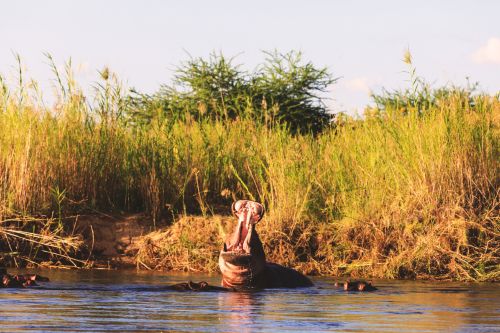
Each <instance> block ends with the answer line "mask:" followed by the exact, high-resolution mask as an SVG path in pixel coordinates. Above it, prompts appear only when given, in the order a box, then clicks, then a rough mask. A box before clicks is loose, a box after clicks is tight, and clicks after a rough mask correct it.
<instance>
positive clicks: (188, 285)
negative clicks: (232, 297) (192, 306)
mask: <svg viewBox="0 0 500 333" xmlns="http://www.w3.org/2000/svg"><path fill="white" fill-rule="evenodd" d="M167 289H169V290H175V291H231V290H232V289H229V288H224V287H217V286H211V285H209V284H208V283H207V282H205V281H201V282H193V281H189V282H181V283H177V284H173V285H171V286H168V287H167Z"/></svg>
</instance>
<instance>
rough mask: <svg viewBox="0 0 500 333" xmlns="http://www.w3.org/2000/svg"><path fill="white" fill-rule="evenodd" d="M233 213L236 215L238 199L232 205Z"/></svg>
mask: <svg viewBox="0 0 500 333" xmlns="http://www.w3.org/2000/svg"><path fill="white" fill-rule="evenodd" d="M231 213H232V214H233V215H234V216H236V201H235V202H233V204H232V205H231Z"/></svg>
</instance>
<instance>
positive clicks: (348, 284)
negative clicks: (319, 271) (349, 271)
mask: <svg viewBox="0 0 500 333" xmlns="http://www.w3.org/2000/svg"><path fill="white" fill-rule="evenodd" d="M335 287H338V288H342V289H343V290H345V291H375V290H378V289H377V288H376V287H375V286H373V285H372V284H371V282H367V281H362V280H361V281H350V280H347V281H345V282H343V283H342V282H335Z"/></svg>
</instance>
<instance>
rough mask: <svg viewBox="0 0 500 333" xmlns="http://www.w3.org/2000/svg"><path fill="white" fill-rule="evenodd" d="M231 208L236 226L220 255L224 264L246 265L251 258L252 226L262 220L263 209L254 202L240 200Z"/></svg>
mask: <svg viewBox="0 0 500 333" xmlns="http://www.w3.org/2000/svg"><path fill="white" fill-rule="evenodd" d="M231 208H232V211H233V214H234V215H235V216H236V217H238V225H237V226H236V229H235V230H234V232H233V234H232V236H231V237H229V238H228V239H227V240H226V242H225V243H224V247H223V249H222V251H221V254H220V255H221V257H222V258H223V259H224V260H225V261H226V262H229V263H232V264H234V265H240V266H243V265H248V264H249V263H250V261H251V258H252V238H253V237H254V236H253V234H254V232H253V230H254V226H255V224H256V223H257V222H259V221H260V220H261V219H262V215H263V214H264V207H263V206H262V205H261V204H259V203H257V202H254V201H248V200H240V201H237V202H236V203H234V204H233V206H232V207H231Z"/></svg>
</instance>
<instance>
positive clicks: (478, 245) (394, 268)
mask: <svg viewBox="0 0 500 333" xmlns="http://www.w3.org/2000/svg"><path fill="white" fill-rule="evenodd" d="M294 59H295V58H293V54H292V55H285V56H279V55H271V60H269V61H268V62H266V64H265V65H263V67H262V69H261V70H259V71H257V74H252V75H249V74H242V72H239V71H238V69H237V67H234V66H232V65H231V64H230V62H228V61H226V60H225V59H224V58H223V57H214V58H211V59H210V60H208V61H205V60H202V59H195V60H192V61H190V62H188V63H187V64H186V65H185V66H183V67H181V69H180V71H179V75H178V77H177V81H176V82H177V83H178V84H180V86H174V87H164V88H162V89H161V90H160V91H159V92H158V93H157V94H154V95H152V96H147V95H141V94H138V93H134V94H132V96H129V95H127V94H125V93H124V90H123V89H122V87H121V86H120V84H119V83H118V80H117V79H116V77H114V75H113V74H112V73H110V72H109V70H107V69H106V70H103V71H102V72H101V77H102V82H100V83H99V84H98V85H97V93H96V101H95V103H92V104H89V103H88V102H87V100H86V99H85V98H84V96H83V95H82V93H81V91H80V90H79V89H78V88H77V86H76V84H75V82H74V80H73V79H72V76H71V70H70V66H67V71H66V74H64V75H63V74H60V73H58V72H57V71H56V74H57V78H58V82H59V83H60V91H61V93H60V100H59V101H58V103H57V104H56V105H55V106H54V107H51V108H46V107H44V105H43V103H42V102H41V100H40V98H39V97H38V96H39V95H40V94H39V92H38V90H37V86H36V84H33V83H32V82H29V83H26V82H25V80H24V79H23V78H22V73H20V77H21V78H20V80H19V86H18V87H16V88H10V87H8V86H7V85H6V84H4V83H3V81H2V89H1V90H0V129H1V134H0V221H2V220H4V222H1V223H0V238H3V240H6V242H7V240H8V241H9V242H10V243H9V244H11V245H9V246H10V248H9V247H7V246H5V245H0V247H2V249H0V250H4V251H10V252H16V251H17V250H16V249H15V248H14V247H15V246H14V245H12V244H13V243H12V242H13V239H12V238H9V236H8V235H7V234H6V233H5V232H6V230H7V226H9V227H11V226H12V225H15V226H16V227H17V228H18V229H23V230H25V229H29V230H30V231H33V232H35V233H36V232H37V231H38V232H39V231H40V230H44V232H45V233H46V234H47V233H50V232H52V233H54V234H55V235H60V236H64V235H67V234H68V232H69V230H70V229H71V228H70V226H69V225H68V226H65V223H66V222H65V221H66V220H65V217H67V216H69V215H72V214H78V213H82V212H85V213H88V212H91V211H95V210H98V211H101V212H108V213H113V212H122V211H125V212H132V211H146V212H148V213H149V214H150V215H151V216H152V218H153V219H152V220H153V223H158V222H159V220H161V219H162V218H165V217H169V216H170V217H171V216H172V215H175V214H179V213H180V214H183V215H188V214H197V215H202V216H204V217H206V219H207V221H217V219H210V217H211V216H212V215H213V214H215V213H220V212H224V213H227V208H228V207H229V205H230V203H231V202H232V201H233V200H235V199H237V198H251V199H255V200H258V201H260V202H262V203H264V205H265V206H266V208H267V210H268V214H267V215H266V218H265V219H264V220H263V221H262V222H261V224H260V233H261V236H262V237H261V238H262V240H263V242H264V243H265V246H266V251H267V253H268V254H269V255H268V257H269V260H273V261H276V262H280V263H282V264H285V265H289V266H292V267H296V268H297V269H299V270H302V271H304V272H306V273H313V274H352V275H365V276H367V275H369V276H374V277H388V278H400V277H410V278H413V277H417V278H426V277H434V278H453V279H459V280H498V278H499V275H500V270H499V253H498V251H499V248H500V244H499V232H500V230H499V215H498V208H499V199H500V197H499V195H500V192H499V188H500V186H499V185H500V179H499V175H498V170H499V148H500V146H499V125H500V100H499V96H498V95H497V96H488V95H482V94H474V93H473V92H472V91H470V90H469V89H458V88H442V89H440V90H432V89H430V88H429V87H428V86H427V85H425V86H418V85H417V86H416V87H417V88H416V89H413V87H412V88H411V89H409V90H408V91H403V92H394V93H388V94H386V95H384V96H375V101H376V104H377V107H367V108H366V110H365V114H364V117H363V118H362V119H352V118H350V117H348V116H345V115H338V116H337V117H336V118H335V120H334V121H333V122H331V123H330V122H329V121H327V119H328V117H329V116H328V115H327V114H326V109H325V108H324V106H323V105H322V104H321V100H320V99H319V97H318V95H319V93H320V92H321V90H322V89H324V88H325V87H326V85H327V84H329V83H331V82H333V81H332V79H331V77H330V75H329V74H328V73H327V72H326V71H325V70H322V69H316V68H315V67H314V66H312V65H311V64H302V63H301V62H300V61H295V60H294ZM296 60H297V59H296ZM280 63H281V64H286V65H283V66H281V65H279V64H280ZM291 64H293V65H291ZM55 68H56V67H55V66H54V69H55ZM413 82H416V81H413ZM414 84H415V83H412V85H414ZM181 88H182V89H181ZM424 88H425V89H427V92H423V91H422V89H424ZM292 92H293V93H292ZM425 99H428V100H427V101H426V100H425ZM415 100H417V101H419V102H418V103H413V102H411V101H415ZM400 101H403V102H404V103H401V102H400ZM309 117H312V118H314V119H312V120H309V119H311V118H309ZM316 117H318V118H316ZM28 216H37V217H42V218H45V220H44V221H45V222H43V226H40V225H38V226H37V225H36V223H35V222H33V218H27V217H28ZM12 218H15V219H14V222H12V221H13V220H12ZM8 219H11V220H10V221H11V222H6V220H7V221H8ZM182 221H183V222H182V223H184V224H185V228H186V230H195V229H196V230H197V232H198V234H200V228H203V223H197V224H196V228H195V229H193V228H194V227H193V226H191V227H190V226H189V221H190V219H183V220H182ZM186 221H188V222H186ZM193 221H194V220H193ZM34 223H35V224H34ZM37 223H38V222H37ZM178 223H180V222H175V223H174V226H173V227H175V228H177V229H175V230H177V231H176V232H170V234H169V235H171V237H170V238H168V237H167V238H165V239H168V242H169V243H168V244H165V243H166V242H167V241H165V240H164V241H163V249H162V248H161V246H160V248H159V249H157V250H156V251H157V253H156V254H159V255H160V256H161V255H164V256H165V258H172V256H168V255H167V254H172V253H181V252H182V253H187V254H186V255H187V258H186V260H185V261H179V262H181V263H185V262H189V263H190V265H193V266H196V265H197V263H199V262H203V265H201V266H200V265H198V266H196V267H198V268H203V267H206V269H213V268H214V267H216V266H215V265H214V263H215V261H216V257H217V252H216V250H217V249H216V248H215V246H217V245H214V244H216V243H217V241H216V240H217V237H218V235H217V232H218V231H217V230H218V228H219V226H220V225H219V224H217V223H213V224H211V225H206V227H205V229H204V231H206V233H204V234H206V235H210V236H207V237H206V238H207V243H206V244H203V239H201V240H200V239H199V237H198V238H196V242H195V243H193V242H194V241H193V240H190V239H189V235H190V233H189V232H187V233H186V232H182V231H179V226H178V225H177V224H178ZM193 223H194V222H193ZM207 224H208V223H207ZM190 228H191V229H190ZM181 229H182V228H181ZM9 230H10V229H9ZM191 234H192V233H191ZM172 235H173V236H172ZM176 235H177V236H176ZM179 235H180V236H179ZM214 237H215V238H214ZM6 242H4V243H2V244H7V243H6ZM193 244H196V247H198V248H199V247H203V246H205V247H206V248H207V249H209V250H208V251H207V252H206V253H208V254H210V253H211V254H212V256H211V257H210V258H208V259H207V256H206V255H204V256H203V259H201V258H200V256H199V252H196V251H192V250H193ZM17 246H18V247H20V246H21V245H19V244H18V245H17ZM37 246H42V247H43V246H44V245H43V244H42V245H40V244H39V245H37ZM44 249H45V251H46V252H51V251H48V250H47V248H46V247H44ZM182 249H185V250H186V251H183V250H182ZM162 251H164V252H162ZM176 251H177V252H176ZM51 253H52V252H51ZM191 253H192V256H191ZM197 253H198V254H197ZM52 254H53V253H52ZM63 255H67V252H63ZM31 258H32V257H31ZM143 259H144V258H143ZM202 260H204V261H202ZM207 260H209V262H208V263H207V262H206V261H207ZM157 266H158V265H157ZM160 266H162V267H168V268H175V269H182V268H186V267H183V265H182V264H177V265H176V264H175V263H174V262H172V261H170V262H165V261H164V262H163V263H162V265H160Z"/></svg>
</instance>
